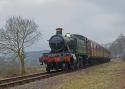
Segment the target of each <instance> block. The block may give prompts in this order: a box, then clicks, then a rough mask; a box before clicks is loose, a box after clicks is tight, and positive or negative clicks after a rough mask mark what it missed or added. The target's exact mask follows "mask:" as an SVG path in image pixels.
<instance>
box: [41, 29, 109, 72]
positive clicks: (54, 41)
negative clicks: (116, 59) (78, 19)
mask: <svg viewBox="0 0 125 89" xmlns="http://www.w3.org/2000/svg"><path fill="white" fill-rule="evenodd" d="M62 30H63V29H62V28H57V29H56V34H55V35H53V36H52V37H51V38H50V39H49V46H50V48H51V52H50V53H44V54H43V56H42V57H40V59H39V61H40V62H41V65H42V64H43V63H44V64H46V71H47V72H50V71H51V70H70V69H73V70H74V69H77V68H83V67H86V66H88V65H93V64H97V63H104V62H109V61H110V52H109V51H108V50H107V49H106V48H104V47H102V46H101V45H99V44H98V43H96V42H94V41H91V40H89V39H88V38H86V37H84V36H82V35H78V34H70V33H67V34H66V35H63V34H62Z"/></svg>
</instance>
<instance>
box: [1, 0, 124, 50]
mask: <svg viewBox="0 0 125 89" xmlns="http://www.w3.org/2000/svg"><path fill="white" fill-rule="evenodd" d="M10 16H22V17H24V18H29V19H33V20H35V22H36V23H37V24H38V25H39V30H40V31H41V33H42V34H43V39H42V40H40V41H39V42H37V43H36V44H35V45H33V46H32V49H31V48H30V49H27V50H45V49H49V46H48V42H47V40H48V39H49V38H50V37H51V36H52V35H53V34H55V29H56V28H57V27H62V28H64V33H67V32H70V33H78V34H82V35H85V36H87V37H88V38H90V39H91V40H94V41H96V42H98V43H100V44H102V43H108V42H111V41H113V40H114V39H116V38H117V36H118V35H120V34H121V33H123V34H124V32H125V0H0V27H2V26H3V25H4V23H5V21H6V19H8V18H9V17H10Z"/></svg>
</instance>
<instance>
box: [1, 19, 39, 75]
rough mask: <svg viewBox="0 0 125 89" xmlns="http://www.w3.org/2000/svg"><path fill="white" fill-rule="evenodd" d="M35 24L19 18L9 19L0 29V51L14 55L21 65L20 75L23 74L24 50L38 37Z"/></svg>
mask: <svg viewBox="0 0 125 89" xmlns="http://www.w3.org/2000/svg"><path fill="white" fill-rule="evenodd" d="M37 28H38V26H37V25H36V23H35V22H34V21H32V20H29V19H23V18H21V17H11V18H9V19H8V20H7V21H6V25H5V27H4V28H1V29H0V49H1V51H2V52H7V53H9V52H12V53H14V54H15V55H16V56H17V57H18V59H19V60H20V63H21V73H22V74H25V72H26V71H25V62H24V59H25V52H24V49H25V48H26V47H29V46H30V45H32V44H33V43H34V42H35V41H36V40H37V39H38V37H39V36H40V32H38V30H37Z"/></svg>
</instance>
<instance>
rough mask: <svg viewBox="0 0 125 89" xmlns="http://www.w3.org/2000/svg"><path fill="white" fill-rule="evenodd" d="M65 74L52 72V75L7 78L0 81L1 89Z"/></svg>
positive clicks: (39, 74) (41, 74) (42, 74)
mask: <svg viewBox="0 0 125 89" xmlns="http://www.w3.org/2000/svg"><path fill="white" fill-rule="evenodd" d="M62 73H63V72H62V71H60V72H52V73H36V74H30V75H25V76H18V77H12V78H6V79H3V80H0V89H5V88H8V87H14V86H17V85H23V84H26V83H29V82H33V81H36V80H41V79H45V78H49V77H53V76H56V75H59V74H62Z"/></svg>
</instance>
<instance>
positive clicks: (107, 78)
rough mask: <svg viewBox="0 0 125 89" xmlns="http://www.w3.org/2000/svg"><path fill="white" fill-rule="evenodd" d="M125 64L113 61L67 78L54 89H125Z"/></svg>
mask: <svg viewBox="0 0 125 89" xmlns="http://www.w3.org/2000/svg"><path fill="white" fill-rule="evenodd" d="M124 84H125V62H122V61H113V62H110V63H106V64H102V65H98V66H94V67H91V68H88V69H86V70H84V71H82V72H81V71H79V72H77V73H74V74H73V75H71V76H67V77H65V79H64V80H63V81H62V83H61V84H58V85H56V86H54V87H53V89H125V88H124V87H125V85H124Z"/></svg>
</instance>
